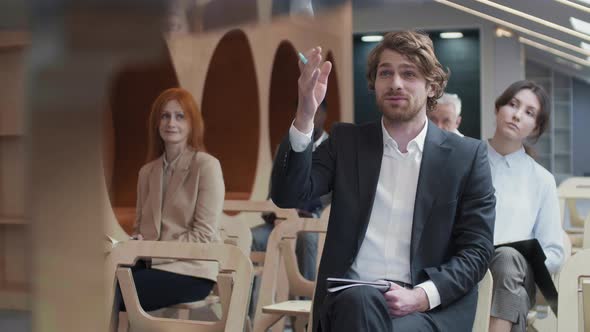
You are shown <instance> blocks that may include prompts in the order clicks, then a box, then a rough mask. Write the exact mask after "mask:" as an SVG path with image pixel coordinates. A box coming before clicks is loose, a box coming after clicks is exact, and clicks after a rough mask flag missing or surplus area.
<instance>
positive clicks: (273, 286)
mask: <svg viewBox="0 0 590 332" xmlns="http://www.w3.org/2000/svg"><path fill="white" fill-rule="evenodd" d="M576 197H578V196H576ZM560 199H562V200H561V202H560V203H564V202H565V199H566V198H565V196H563V195H562V191H560ZM564 206H565V204H562V208H564ZM224 210H226V211H237V212H274V213H275V214H276V215H277V219H278V220H279V223H278V226H277V227H275V229H274V230H273V232H272V233H271V236H270V238H269V242H268V247H267V252H266V254H260V253H250V249H249V248H250V243H251V234H250V232H249V229H248V228H247V227H246V226H245V224H243V223H241V222H236V220H233V221H232V222H231V223H230V222H228V221H225V222H222V226H221V232H222V235H223V238H224V240H225V242H226V243H231V244H233V245H234V247H235V246H238V247H239V248H240V249H241V250H240V252H241V254H242V255H244V256H245V257H248V256H249V255H250V257H251V258H253V259H255V260H257V261H258V262H262V261H263V262H264V265H263V267H262V269H261V270H262V282H261V287H260V296H259V300H258V304H257V307H256V315H255V316H254V317H255V318H254V322H253V329H254V331H255V332H258V331H266V330H267V329H268V328H270V327H273V325H274V327H273V331H282V330H283V327H284V325H283V321H282V320H281V318H283V317H285V316H294V317H296V319H295V326H294V330H295V331H304V330H305V325H306V324H307V322H311V319H310V312H311V301H309V300H308V301H289V298H293V297H295V296H304V297H308V298H312V297H313V289H314V283H313V282H310V281H308V280H306V279H305V278H303V276H302V275H301V274H300V273H299V270H298V268H297V263H296V259H295V251H294V248H295V239H296V235H297V233H298V232H318V233H325V231H326V229H327V216H328V214H329V213H325V214H324V215H323V217H322V218H321V219H319V220H318V219H306V218H299V217H298V216H297V213H296V211H295V210H285V209H279V208H277V207H276V206H274V204H272V203H271V202H268V201H260V202H255V201H226V202H225V205H224ZM562 211H563V210H562ZM239 224H243V225H242V227H240V226H238V225H239ZM587 225H588V223H586V226H587ZM236 228H238V229H240V228H241V230H238V231H237V230H236ZM586 234H588V232H586ZM320 238H322V237H320ZM320 242H322V243H323V241H320ZM144 243H147V242H144ZM318 248H320V252H321V248H322V245H321V244H320V245H319V247H318ZM122 249H123V247H122ZM125 249H126V250H131V249H130V248H125ZM138 249H139V248H133V250H138ZM160 250H164V249H163V247H162V248H160ZM216 250H225V249H221V248H218V249H216ZM148 252H149V251H148ZM205 252H206V251H205ZM580 254H581V255H580ZM160 255H161V253H160ZM578 255H579V256H578ZM584 255H588V253H587V252H579V253H578V254H577V255H575V256H574V257H572V259H571V260H569V261H568V264H566V267H564V270H563V271H562V273H561V277H560V278H559V280H560V281H559V291H560V309H559V312H560V313H563V312H564V310H565V311H567V312H569V313H572V312H575V311H576V310H569V311H568V310H567V309H564V310H562V309H561V306H562V304H563V305H566V304H564V302H572V301H571V300H566V301H563V300H562V299H561V298H562V296H564V298H565V297H567V296H569V295H567V294H570V293H571V292H569V293H568V291H566V288H567V286H572V285H573V284H575V285H578V286H576V292H575V293H576V295H577V296H578V297H579V298H580V299H582V300H580V301H590V300H589V295H588V293H589V290H587V289H588V288H589V287H590V281H588V280H586V279H584V278H583V277H579V278H582V279H583V282H582V281H581V283H572V282H571V280H572V279H571V278H573V277H572V274H576V273H578V274H577V275H578V276H582V275H584V274H580V273H582V272H583V271H581V270H580V266H578V265H584V264H580V263H577V261H580V262H583V261H584V260H583V259H584V258H585V257H587V256H584ZM137 257H139V256H137ZM577 257H580V258H577ZM574 258H575V260H574ZM199 259H200V258H199ZM585 262H588V260H586V261H585ZM248 263H249V262H248ZM127 264H131V263H127ZM586 265H590V264H587V263H586ZM568 266H569V267H568ZM224 268H228V266H225V267H224ZM250 268H251V265H250ZM221 272H224V271H223V269H222V270H221ZM232 273H235V271H233V272H232ZM232 273H230V274H229V275H230V276H231V274H232ZM584 273H586V275H590V273H588V272H584ZM117 276H120V277H121V278H127V281H126V285H128V284H129V282H128V281H129V277H130V271H129V270H124V268H121V269H120V270H118V271H117ZM224 276H225V277H224ZM234 277H235V274H234ZM220 278H221V279H220V280H223V278H226V280H230V281H229V282H227V281H225V282H223V281H222V282H218V288H220V289H219V290H218V291H217V293H218V296H217V299H215V298H214V300H211V299H209V304H211V303H214V302H217V303H220V304H221V307H222V310H221V311H222V314H221V316H222V318H221V319H223V318H225V319H226V321H227V320H231V321H234V320H236V319H237V322H238V323H237V324H244V322H245V321H244V319H241V318H235V317H236V314H235V313H230V310H229V308H230V307H231V304H232V301H233V298H232V296H231V295H233V292H234V291H235V287H231V286H232V282H231V280H232V278H231V277H229V278H227V273H225V274H224V273H221V274H220ZM250 278H251V275H250ZM582 279H580V280H582ZM567 280H570V281H569V282H568V281H567ZM131 281H132V280H131ZM119 282H120V283H121V280H119ZM250 282H251V279H250V280H249V281H248V285H250ZM562 283H563V284H564V286H562ZM492 284H493V283H492V279H491V274H490V273H489V271H488V273H487V274H486V277H485V278H484V279H483V280H482V281H481V283H480V285H479V287H480V291H479V294H480V296H479V299H478V308H477V316H476V321H475V325H474V329H473V330H474V331H487V327H488V325H489V312H490V303H491V296H492V295H491V291H492ZM233 285H234V286H235V284H233ZM565 285H567V286H565ZM562 287H566V288H564V289H562ZM228 288H230V289H229V292H228ZM570 288H571V287H570ZM248 290H249V287H248ZM582 290H584V292H582ZM224 291H225V292H224ZM562 292H563V293H562ZM222 294H224V295H222ZM228 294H231V295H228ZM562 294H563V295H562ZM580 294H582V295H580ZM570 295H571V294H570ZM130 296H131V295H130ZM243 297H244V295H241V297H240V296H238V298H240V299H241V298H243ZM570 297H571V296H570ZM222 298H223V299H222ZM246 298H248V295H246ZM574 302H575V303H578V302H579V301H574ZM572 303H573V302H572ZM580 303H581V302H580ZM234 305H235V306H237V304H235V303H234ZM200 306H202V304H201V305H198V306H197V305H192V306H191V305H184V306H183V305H180V306H177V307H178V308H185V309H191V308H198V307H200ZM245 307H247V304H246V305H244V308H245ZM589 307H590V302H587V303H586V306H585V308H589ZM244 310H245V309H244ZM242 311H243V310H240V311H239V312H238V315H241V312H242ZM586 311H588V310H586ZM244 312H245V311H244ZM140 313H141V312H140ZM142 315H143V314H141V315H139V316H142ZM564 316H566V315H564ZM582 316H583V315H576V317H582ZM561 318H562V316H561V315H560V320H559V326H560V329H559V330H560V331H561V330H562V328H561V326H562V325H563V324H566V323H563V322H562V319H561ZM133 319H135V318H133ZM564 319H565V318H564ZM580 319H581V318H580ZM130 320H131V314H130ZM569 320H571V319H568V321H569ZM150 321H152V320H150ZM581 322H582V320H580V322H579V324H578V325H579V326H582V325H580V324H582V323H581ZM584 322H586V323H587V322H590V320H589V319H585V320H584ZM245 324H246V327H245V329H246V330H250V328H251V327H250V326H249V323H245ZM132 325H133V324H132ZM201 325H202V324H201ZM309 325H311V324H309ZM203 326H209V327H211V329H205V328H202V329H201V327H200V328H199V329H197V330H193V331H201V330H202V331H213V330H216V331H221V330H224V328H223V327H225V330H226V331H240V330H242V329H243V328H244V327H242V329H238V330H230V329H229V325H225V326H224V325H220V324H217V325H215V324H211V323H209V324H205V325H203ZM232 327H235V326H233V325H232ZM309 328H311V327H310V326H309ZM141 331H147V330H145V329H142V330H141ZM568 331H569V329H568ZM572 331H575V330H572Z"/></svg>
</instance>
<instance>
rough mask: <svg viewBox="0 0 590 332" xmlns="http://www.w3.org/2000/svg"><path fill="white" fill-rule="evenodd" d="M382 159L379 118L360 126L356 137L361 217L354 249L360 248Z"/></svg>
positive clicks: (381, 137) (381, 133)
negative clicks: (376, 120) (368, 124)
mask: <svg viewBox="0 0 590 332" xmlns="http://www.w3.org/2000/svg"><path fill="white" fill-rule="evenodd" d="M382 159H383V132H382V129H381V119H379V121H378V122H375V123H373V124H372V125H370V126H366V127H361V132H360V134H359V135H358V137H357V169H358V181H359V183H358V188H359V202H361V203H360V216H361V218H362V219H361V223H360V225H359V230H358V236H357V246H356V248H355V249H356V250H358V249H359V248H360V246H361V244H362V241H363V239H364V238H365V232H366V231H367V226H368V225H369V219H370V217H371V210H372V209H373V202H374V201H375V193H376V191H377V183H378V182H379V173H380V172H381V161H382Z"/></svg>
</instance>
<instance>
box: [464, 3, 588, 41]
mask: <svg viewBox="0 0 590 332" xmlns="http://www.w3.org/2000/svg"><path fill="white" fill-rule="evenodd" d="M474 1H477V2H479V3H483V4H484V5H488V6H490V7H494V8H496V9H499V10H502V11H505V12H507V13H510V14H512V15H516V16H519V17H522V18H524V19H527V20H529V21H533V22H535V23H539V24H542V25H544V26H546V27H549V28H552V29H555V30H559V31H561V32H563V33H567V34H569V35H572V36H574V37H578V38H581V39H585V40H588V41H590V36H589V35H587V34H585V33H581V32H578V31H576V30H573V29H570V28H566V27H564V26H561V25H559V24H555V23H553V22H549V21H547V20H544V19H542V18H538V17H536V16H533V15H529V14H527V13H523V12H521V11H518V10H516V9H512V8H510V7H506V6H504V5H501V4H499V3H495V2H493V1H489V0H474Z"/></svg>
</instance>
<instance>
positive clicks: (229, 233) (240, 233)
mask: <svg viewBox="0 0 590 332" xmlns="http://www.w3.org/2000/svg"><path fill="white" fill-rule="evenodd" d="M219 233H220V235H221V239H222V241H223V243H225V244H231V245H234V246H237V247H238V248H240V250H242V252H243V253H244V255H246V257H248V256H250V244H251V243H252V233H251V232H250V229H249V228H248V226H247V225H245V224H244V223H240V222H235V221H234V220H231V219H230V218H228V217H227V216H226V215H223V216H222V217H221V220H220V225H219ZM230 289H231V277H230V278H228V276H227V275H223V274H221V275H219V277H218V279H217V284H216V285H215V288H214V289H213V292H212V294H211V295H209V296H208V297H207V298H205V299H204V300H201V301H195V302H189V303H179V304H177V305H174V306H171V307H170V308H172V309H176V310H177V311H178V314H177V317H178V318H180V319H189V317H190V313H191V312H194V311H196V310H202V309H204V308H208V309H209V311H210V312H212V313H213V314H214V315H215V316H217V318H219V319H223V317H225V316H226V315H227V307H228V305H229V302H228V301H229V297H228V295H229V293H230V292H229V290H230ZM222 294H223V295H222Z"/></svg>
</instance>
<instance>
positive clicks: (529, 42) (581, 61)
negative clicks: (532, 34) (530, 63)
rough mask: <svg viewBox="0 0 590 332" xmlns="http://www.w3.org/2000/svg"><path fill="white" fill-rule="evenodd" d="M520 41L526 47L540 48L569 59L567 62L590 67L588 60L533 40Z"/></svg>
mask: <svg viewBox="0 0 590 332" xmlns="http://www.w3.org/2000/svg"><path fill="white" fill-rule="evenodd" d="M518 41H519V42H521V43H523V44H525V45H529V46H532V47H534V48H538V49H540V50H542V51H545V52H549V53H551V54H553V55H557V56H559V57H562V58H564V59H567V60H570V61H573V62H575V63H578V64H581V65H583V66H586V67H590V61H587V60H584V59H581V58H578V57H576V56H573V55H571V54H569V53H565V52H562V51H560V50H557V49H555V48H553V47H549V46H547V45H544V44H541V43H537V42H535V41H532V40H530V39H527V38H524V37H519V38H518Z"/></svg>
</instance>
